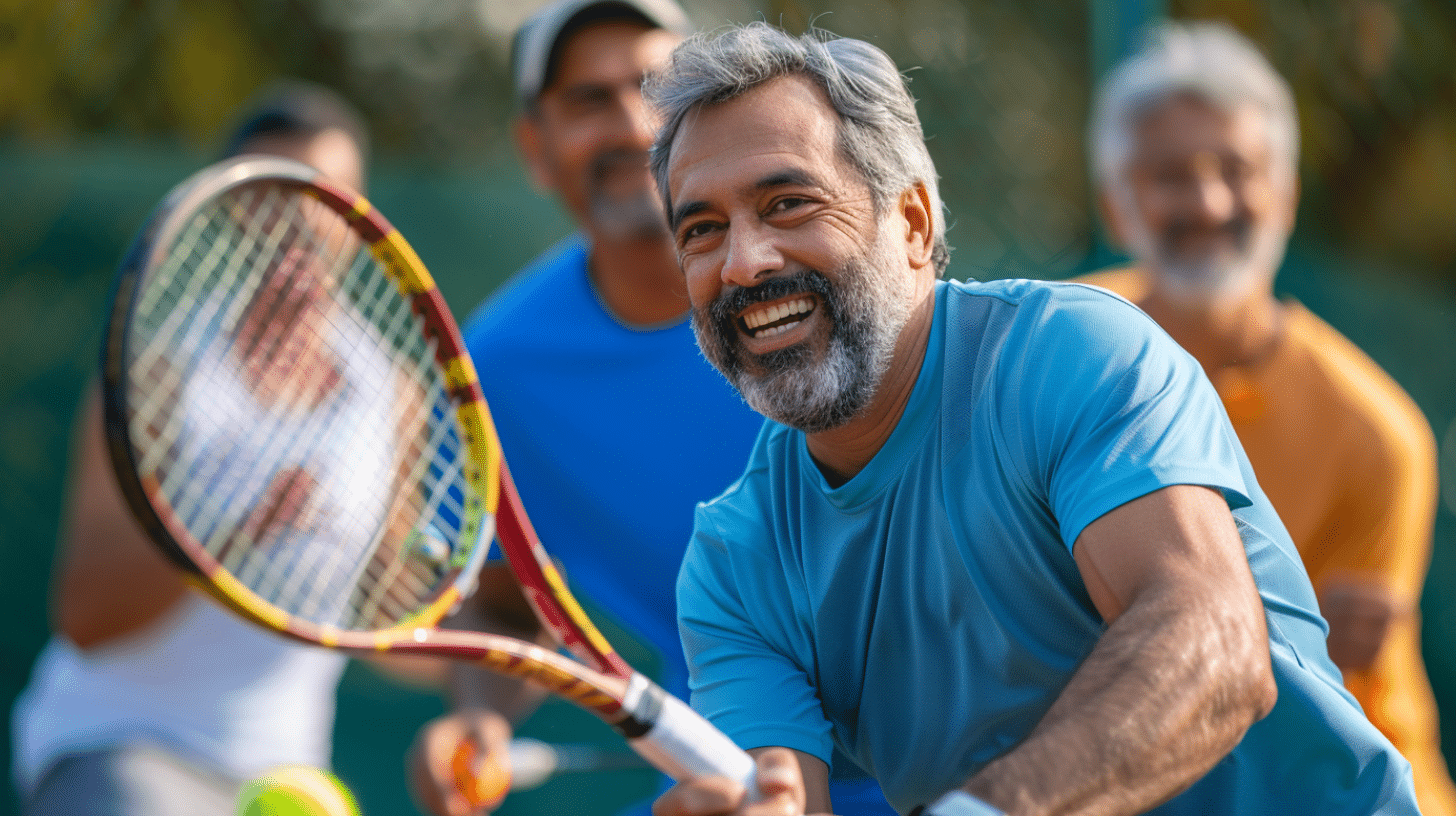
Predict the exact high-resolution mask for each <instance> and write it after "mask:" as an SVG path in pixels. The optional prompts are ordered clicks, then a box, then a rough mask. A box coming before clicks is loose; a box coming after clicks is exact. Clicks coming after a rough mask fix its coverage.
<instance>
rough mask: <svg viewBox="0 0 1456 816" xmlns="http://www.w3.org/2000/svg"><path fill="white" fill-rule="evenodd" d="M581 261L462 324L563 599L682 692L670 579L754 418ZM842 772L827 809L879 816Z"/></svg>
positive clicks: (537, 266)
mask: <svg viewBox="0 0 1456 816" xmlns="http://www.w3.org/2000/svg"><path fill="white" fill-rule="evenodd" d="M587 257H588V254H587V247H586V245H585V244H584V242H583V241H582V240H581V239H580V238H572V239H569V240H567V241H564V242H562V243H561V244H559V245H558V246H556V247H554V248H553V249H551V250H549V251H548V252H547V253H545V254H544V255H542V256H541V257H540V258H538V259H537V260H536V261H534V262H533V263H532V264H531V265H530V266H528V267H527V268H526V269H524V270H522V271H521V273H519V274H518V275H516V276H515V277H513V278H512V279H511V280H510V281H509V282H508V283H507V284H506V285H505V286H504V287H502V289H501V290H500V291H499V292H498V293H496V294H495V295H494V296H492V297H491V298H490V299H489V300H488V301H487V302H486V303H484V304H483V305H482V306H481V307H480V308H478V309H477V310H476V311H475V313H474V314H472V315H471V317H470V319H469V320H467V321H466V323H465V326H464V329H463V332H462V333H463V334H464V337H465V343H466V346H467V347H468V349H469V351H470V355H471V358H472V360H473V361H474V363H475V365H476V368H477V369H478V370H479V373H480V381H481V386H482V388H483V390H484V392H485V399H486V402H487V404H488V405H489V406H490V411H491V415H492V417H493V418H494V420H495V425H496V429H497V432H498V433H499V435H500V440H501V448H502V450H503V452H504V454H505V458H506V461H507V462H508V463H509V464H510V468H511V475H512V476H513V477H514V478H515V481H516V486H517V488H518V489H519V490H520V493H521V501H522V503H523V504H524V505H525V507H526V510H527V512H528V513H529V514H530V516H531V522H532V524H533V525H534V526H535V528H536V532H537V533H538V534H540V536H541V540H542V542H543V543H544V544H545V545H546V549H547V551H549V552H550V553H551V554H552V555H553V556H554V557H555V558H556V559H557V560H558V561H559V562H560V563H561V564H562V566H563V567H564V572H565V574H566V577H567V580H568V581H570V583H571V585H572V591H573V592H574V593H575V594H576V595H578V597H580V598H581V599H582V600H583V601H585V602H588V603H590V604H592V605H594V606H596V607H597V608H598V609H601V610H604V611H605V612H607V613H608V614H610V615H612V616H613V617H614V619H615V620H616V621H617V623H619V624H621V625H622V626H624V627H625V628H626V629H627V630H628V631H630V632H632V633H634V634H635V635H636V636H638V637H639V638H641V639H642V640H643V641H644V642H645V643H646V644H648V645H650V646H651V647H652V648H654V649H655V650H656V651H657V652H658V653H659V654H660V656H661V659H662V665H663V677H662V678H660V680H661V682H662V684H663V686H664V687H665V688H666V689H667V690H668V691H670V692H672V693H673V694H676V695H678V696H679V697H682V698H683V699H687V693H688V690H687V668H686V665H685V663H684V661H683V653H682V646H681V644H680V642H679V641H678V635H677V610H676V605H675V603H674V592H673V585H674V581H675V580H676V578H677V571H678V565H679V564H680V563H681V561H682V554H683V550H684V548H685V547H686V546H687V542H688V539H689V538H690V537H691V535H692V524H693V508H694V506H695V505H696V504H697V503H698V502H700V501H704V500H706V499H709V498H711V497H713V496H715V495H717V494H718V493H719V492H721V491H722V490H723V489H724V488H725V487H727V486H728V485H729V484H730V483H731V482H732V481H733V480H734V479H736V478H737V477H738V475H739V474H740V473H742V472H743V464H744V462H745V461H747V459H748V452H749V450H750V448H751V447H752V445H753V440H754V438H755V436H756V435H757V433H758V430H759V428H760V427H761V426H762V425H763V417H762V416H760V415H759V414H757V413H756V412H754V411H753V410H752V409H751V408H749V407H748V406H747V405H746V404H745V403H744V402H743V400H742V399H741V398H740V397H739V395H738V393H737V392H736V391H734V390H733V388H732V386H730V385H729V384H728V382H727V381H726V380H725V379H724V378H723V377H722V375H720V374H719V373H718V372H717V371H715V370H714V369H713V367H712V366H710V365H709V364H708V363H707V361H706V360H704V359H703V357H702V355H701V354H700V353H699V352H698V347H697V344H696V342H695V341H694V339H693V333H692V327H691V325H690V323H689V321H688V319H687V318H686V317H684V318H683V319H681V320H678V321H674V322H672V323H670V324H665V325H662V326H659V327H649V328H634V327H630V326H627V325H625V324H623V323H621V322H620V321H618V320H617V319H616V318H615V317H613V316H612V315H611V314H610V313H609V312H608V311H607V310H606V308H605V307H604V306H603V305H602V302H601V300H600V298H599V297H598V296H597V293H596V291H595V289H593V287H592V284H591V280H590V278H589V277H588V274H587ZM856 775H857V776H858V780H859V781H858V782H857V783H855V784H853V785H851V784H849V783H845V784H843V785H839V786H837V787H836V791H835V793H836V796H837V797H838V799H837V800H836V802H837V803H838V802H844V804H843V805H841V812H842V813H846V814H849V813H865V814H869V813H876V812H878V813H889V812H890V811H889V809H888V807H887V806H886V805H885V803H884V800H883V798H882V797H880V796H879V795H878V791H877V790H875V788H874V785H873V782H872V781H869V780H865V778H864V776H863V773H862V772H858V773H857V774H856ZM850 797H855V799H857V800H858V801H860V802H867V803H869V804H862V805H858V806H857V805H855V804H853V802H852V800H851V798H850ZM875 801H878V808H876V807H874V806H873V803H874V802H875Z"/></svg>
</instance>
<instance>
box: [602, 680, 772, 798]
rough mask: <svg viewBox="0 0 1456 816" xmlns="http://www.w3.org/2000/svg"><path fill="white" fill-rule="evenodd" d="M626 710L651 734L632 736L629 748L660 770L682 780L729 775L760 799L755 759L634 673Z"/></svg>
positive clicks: (657, 687)
mask: <svg viewBox="0 0 1456 816" xmlns="http://www.w3.org/2000/svg"><path fill="white" fill-rule="evenodd" d="M623 707H624V708H626V709H627V710H628V711H629V712H631V717H632V720H633V721H635V722H637V723H644V724H648V726H647V728H646V730H645V732H643V733H640V734H628V738H627V742H628V744H630V745H631V746H632V748H633V750H635V751H636V752H637V753H639V754H641V755H642V756H643V757H644V758H646V759H647V761H648V762H651V763H652V764H653V765H655V766H656V767H657V768H658V769H659V770H661V771H662V772H664V773H666V774H667V775H668V776H671V777H672V778H673V779H677V780H679V781H682V780H687V779H696V778H698V777H701V776H726V777H728V778H729V779H732V780H733V781H735V782H737V783H739V784H740V785H742V786H743V787H744V789H745V790H747V791H748V795H749V798H750V799H754V798H757V796H758V785H757V783H756V782H755V781H754V769H755V767H756V766H755V764H754V761H753V757H751V756H749V755H748V754H747V753H746V752H745V751H744V750H743V749H742V748H739V747H738V746H737V745H735V744H734V743H733V741H732V740H730V739H728V737H727V736H726V735H724V734H723V732H722V731H719V730H718V729H717V728H716V727H714V726H713V724H712V723H710V722H708V721H707V720H706V719H704V718H703V716H702V715H701V714H699V713H698V712H696V711H693V710H692V709H691V708H689V707H688V705H687V703H684V702H683V701H682V700H679V699H678V698H676V697H674V696H672V695H671V694H668V693H667V692H666V691H663V690H662V687H661V686H658V685H657V684H656V683H653V682H652V681H651V680H648V679H647V678H646V677H643V676H642V675H641V674H634V675H632V679H631V680H629V681H628V684H627V695H626V700H625V701H624V705H623Z"/></svg>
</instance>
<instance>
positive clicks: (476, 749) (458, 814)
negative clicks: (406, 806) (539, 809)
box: [408, 708, 511, 816]
mask: <svg viewBox="0 0 1456 816" xmlns="http://www.w3.org/2000/svg"><path fill="white" fill-rule="evenodd" d="M510 744H511V724H510V722H509V721H508V720H506V718H505V717H502V716H501V715H500V714H497V713H496V712H494V711H489V710H486V709H480V708H471V709H461V710H459V711H454V712H451V713H449V714H446V715H444V716H442V717H438V718H436V719H434V720H431V721H430V722H428V723H426V724H425V725H424V727H423V728H421V729H420V731H419V733H418V734H417V735H416V736H415V741H414V744H413V745H411V746H410V751H409V759H408V762H409V778H410V785H411V787H413V789H414V794H415V799H416V801H417V803H418V804H419V806H420V809H421V810H423V811H425V812H426V813H430V814H434V816H478V814H482V813H489V812H490V811H492V810H495V809H496V808H497V807H498V806H499V805H500V803H501V799H503V798H505V794H506V792H507V791H508V790H509V787H510V785H509V783H510V771H509V768H510ZM462 748H463V749H464V750H465V752H466V753H465V755H464V756H463V757H460V759H463V760H464V761H465V762H466V763H468V766H469V771H470V773H471V775H472V776H474V777H476V778H478V779H486V780H500V781H501V782H503V784H500V785H498V786H496V787H497V791H496V792H495V793H494V795H493V796H492V797H491V798H490V799H489V800H487V801H475V802H472V797H471V796H470V795H467V792H466V791H464V790H462V789H461V785H460V783H459V782H457V781H456V767H455V766H456V762H457V754H460V753H461V751H462Z"/></svg>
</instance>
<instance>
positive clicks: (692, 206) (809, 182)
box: [668, 169, 821, 231]
mask: <svg viewBox="0 0 1456 816" xmlns="http://www.w3.org/2000/svg"><path fill="white" fill-rule="evenodd" d="M819 186H821V185H820V183H819V180H818V179H817V178H815V177H814V176H812V175H810V174H809V173H807V172H805V171H803V170H797V169H795V170H778V171H775V172H773V173H770V174H769V175H767V176H764V177H763V178H761V179H759V180H758V181H756V182H754V184H753V189H754V191H755V192H764V191H765V190H772V189H774V188H775V187H819ZM707 208H708V202H706V201H687V202H684V203H682V204H680V205H678V206H677V207H674V208H673V211H672V215H671V217H670V218H669V219H668V223H669V225H670V226H671V227H672V229H673V230H674V231H676V230H677V227H678V225H679V224H681V223H682V222H683V220H684V219H686V218H688V217H690V216H693V215H696V214H698V213H700V212H702V211H703V210H706V209H707Z"/></svg>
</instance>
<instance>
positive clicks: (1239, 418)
mask: <svg viewBox="0 0 1456 816" xmlns="http://www.w3.org/2000/svg"><path fill="white" fill-rule="evenodd" d="M1078 282H1081V283H1091V284H1095V285H1098V286H1102V287H1105V288H1107V289H1111V290H1112V291H1114V292H1116V293H1118V294H1120V295H1122V296H1123V297H1125V298H1127V299H1128V300H1132V301H1134V302H1137V301H1138V300H1140V299H1141V298H1142V297H1144V296H1145V295H1146V293H1147V288H1148V280H1147V276H1146V275H1145V274H1144V273H1142V272H1141V271H1140V270H1137V269H1126V270H1117V271H1112V272H1102V273H1098V274H1094V275H1090V276H1087V277H1083V278H1079V279H1078ZM1285 306H1286V309H1285V323H1284V334H1283V336H1282V337H1281V338H1280V340H1279V342H1278V344H1277V346H1276V347H1275V348H1274V350H1273V352H1272V353H1271V354H1270V355H1268V356H1267V357H1265V358H1264V359H1262V360H1260V361H1259V362H1257V363H1254V364H1252V365H1246V366H1236V367H1231V368H1228V369H1224V370H1222V371H1219V372H1216V373H1215V374H1213V376H1212V380H1213V384H1214V387H1215V388H1216V389H1217V390H1218V393H1219V396H1220V397H1222V398H1223V403H1224V407H1225V408H1226V409H1227V411H1228V414H1229V419H1230V420H1231V421H1232V422H1233V426H1234V430H1235V432H1236V433H1237V434H1238V437H1239V440H1240V441H1241V442H1242V443H1243V446H1244V450H1245V452H1246V453H1247V454H1248V456H1249V461H1250V463H1251V464H1252V465H1253V468H1254V473H1255V475H1256V476H1257V477H1258V479H1259V485H1260V486H1261V487H1262V488H1263V489H1264V492H1265V494H1267V495H1268V497H1269V501H1270V502H1272V503H1273V505H1274V509H1275V510H1277V511H1278V512H1279V516H1280V518H1281V519H1283V521H1284V524H1285V526H1286V527H1287V528H1288V529H1289V534H1290V537H1292V538H1293V539H1294V543H1295V546H1297V547H1298V548H1299V552H1300V555H1301V557H1303V559H1304V563H1305V568H1306V569H1307V570H1308V572H1309V576H1310V580H1311V581H1312V582H1313V583H1314V586H1315V589H1316V590H1320V589H1321V588H1322V586H1323V585H1324V583H1325V582H1326V581H1330V580H1338V579H1340V578H1353V579H1356V580H1357V581H1360V582H1362V583H1367V584H1375V585H1378V586H1381V587H1383V588H1385V589H1386V590H1388V591H1389V592H1391V593H1393V594H1394V595H1395V596H1396V597H1397V598H1398V599H1399V600H1401V601H1402V602H1404V604H1405V605H1406V606H1407V608H1408V609H1409V610H1410V611H1409V614H1406V615H1403V616H1402V617H1400V618H1399V619H1398V620H1396V622H1395V623H1394V624H1392V626H1391V629H1390V632H1389V635H1388V636H1387V639H1386V641H1385V642H1384V644H1383V645H1382V647H1381V650H1380V652H1379V654H1378V655H1377V656H1376V658H1375V662H1374V664H1373V665H1372V666H1371V667H1370V668H1369V669H1366V670H1363V671H1347V672H1345V686H1346V688H1348V689H1349V690H1350V692H1351V693H1352V694H1354V695H1355V698H1356V699H1357V700H1359V701H1360V705H1361V706H1362V707H1363V708H1364V709H1365V713H1366V716H1368V717H1369V718H1370V721H1371V722H1372V723H1374V724H1375V725H1376V727H1378V728H1379V729H1380V730H1381V732H1383V733H1384V734H1385V735H1386V736H1387V737H1388V738H1389V739H1390V741H1391V742H1392V743H1394V744H1395V746H1396V748H1398V749H1400V751H1401V753H1402V754H1404V755H1405V756H1406V758H1407V759H1409V760H1410V761H1411V765H1412V766H1413V768H1414V770H1415V781H1416V792H1417V798H1418V799H1419V801H1420V805H1421V810H1422V812H1423V813H1425V814H1426V815H1427V816H1433V814H1449V815H1450V816H1456V788H1453V786H1452V784H1451V779H1450V777H1449V775H1448V773H1447V769H1446V764H1445V761H1444V759H1443V758H1442V756H1441V752H1440V738H1439V730H1438V723H1437V712H1436V701H1435V697H1434V695H1433V694H1432V692H1431V686H1430V681H1429V680H1428V679H1427V678H1426V669H1425V664H1424V662H1423V661H1422V660H1421V644H1420V618H1419V611H1418V608H1419V601H1420V596H1421V589H1422V586H1423V585H1424V583H1425V578H1426V568H1427V565H1428V563H1429V560H1430V555H1431V534H1432V527H1433V525H1434V524H1435V514H1436V507H1437V501H1438V496H1437V490H1438V488H1437V477H1436V440H1435V436H1434V434H1432V432H1431V428H1430V425H1429V423H1427V421H1426V418H1425V416H1424V415H1423V414H1422V413H1421V411H1420V409H1419V408H1418V407H1417V406H1416V404H1415V403H1414V402H1413V401H1412V400H1411V398H1410V397H1409V396H1408V395H1407V394H1406V393H1405V391H1403V390H1402V389H1401V388H1400V386H1399V385H1397V384H1396V383H1395V381H1394V380H1392V379H1391V378H1390V376H1389V375H1388V374H1386V373H1385V372H1384V371H1383V370H1381V368H1380V367H1379V366H1378V365H1376V364H1375V362H1374V361H1373V360H1371V359H1370V358H1369V357H1368V356H1366V355H1365V353H1364V352H1362V351H1360V349H1359V348H1357V347H1356V346H1355V345H1354V344H1353V343H1351V342H1350V341H1349V340H1348V339H1346V338H1345V337H1344V336H1343V335H1341V334H1340V333H1339V332H1337V331H1335V330H1334V329H1333V328H1332V327H1330V325H1329V324H1327V323H1325V322H1324V321H1323V320H1321V319H1319V318H1318V317H1316V316H1315V315H1314V314H1312V313H1311V312H1310V311H1309V310H1307V309H1305V308H1304V307H1303V306H1301V305H1300V304H1298V303H1296V302H1292V301H1287V302H1286V303H1285Z"/></svg>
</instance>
